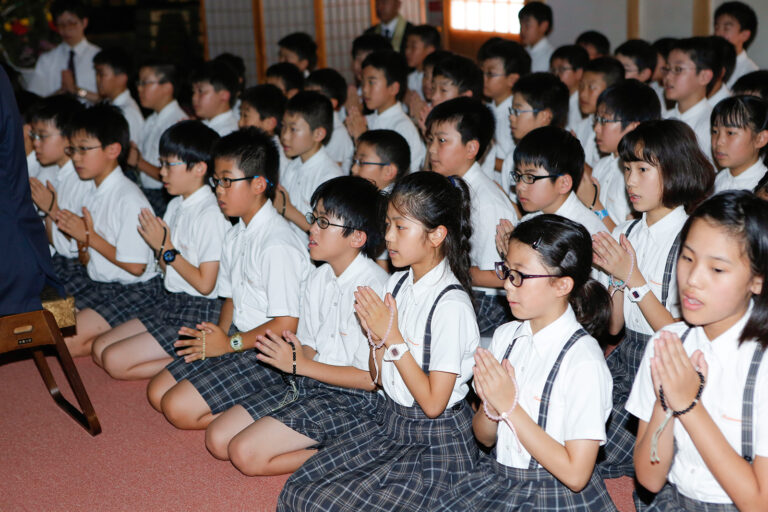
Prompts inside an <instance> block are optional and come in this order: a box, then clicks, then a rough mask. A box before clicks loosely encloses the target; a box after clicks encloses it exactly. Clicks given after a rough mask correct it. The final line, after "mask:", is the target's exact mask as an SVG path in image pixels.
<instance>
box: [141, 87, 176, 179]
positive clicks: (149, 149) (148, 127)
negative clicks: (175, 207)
mask: <svg viewBox="0 0 768 512" xmlns="http://www.w3.org/2000/svg"><path fill="white" fill-rule="evenodd" d="M186 118H187V113H186V112H184V111H183V110H182V109H181V107H180V106H179V104H178V102H177V101H176V100H173V101H172V102H170V103H169V104H167V105H166V106H165V107H163V109H162V110H161V111H159V112H153V113H152V114H151V115H150V116H149V117H148V118H147V119H146V121H144V128H143V129H142V133H141V143H140V144H139V150H140V151H141V157H142V158H143V159H144V160H146V161H147V162H149V163H151V164H152V165H155V166H157V167H160V137H161V136H162V135H163V132H165V130H167V129H168V128H170V127H171V126H173V125H174V124H176V123H178V122H179V121H181V120H182V119H186ZM139 179H140V181H141V186H142V187H144V188H147V189H161V188H163V184H162V182H160V181H158V180H156V179H154V178H150V177H149V176H148V175H147V174H146V173H143V172H142V173H140V178H139Z"/></svg>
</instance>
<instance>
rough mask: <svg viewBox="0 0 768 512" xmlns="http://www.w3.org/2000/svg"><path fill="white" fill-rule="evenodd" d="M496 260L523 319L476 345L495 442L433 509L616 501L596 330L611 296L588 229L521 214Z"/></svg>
mask: <svg viewBox="0 0 768 512" xmlns="http://www.w3.org/2000/svg"><path fill="white" fill-rule="evenodd" d="M507 243H508V248H507V250H506V251H505V253H506V257H505V261H503V262H499V263H497V264H496V272H497V274H498V277H499V279H503V281H504V288H505V290H506V292H507V301H508V302H509V307H510V309H511V311H512V314H513V315H514V317H515V318H516V319H517V321H514V322H510V323H508V324H505V325H503V326H502V327H500V328H499V329H497V330H496V332H495V333H494V336H493V341H492V342H491V346H490V349H489V350H486V349H483V348H478V349H477V351H476V352H475V368H474V386H475V391H476V392H477V394H478V397H479V398H480V399H481V400H482V401H483V406H482V407H481V408H479V409H478V411H477V412H476V413H475V416H474V420H473V422H472V427H473V430H474V433H475V437H476V438H477V440H478V442H480V443H481V444H482V445H484V446H487V447H489V448H493V447H495V448H494V449H493V451H492V452H491V455H490V456H485V455H481V457H480V460H479V461H478V463H477V465H476V467H475V468H474V469H473V470H472V471H471V472H470V473H469V474H467V475H466V476H464V478H463V479H462V480H461V481H459V483H458V484H456V485H455V486H453V488H452V489H451V490H450V492H449V493H447V494H445V495H444V496H442V499H441V500H440V501H439V503H438V506H436V507H434V509H433V510H456V511H465V510H509V511H512V510H569V511H572V510H580V511H585V512H586V511H593V510H616V508H615V506H614V505H613V503H612V501H611V498H610V497H609V496H608V492H607V490H606V488H605V484H604V482H603V480H602V479H601V478H600V477H599V476H598V474H597V471H596V470H595V460H596V459H597V454H598V449H599V446H600V445H601V444H603V443H604V442H605V439H606V435H605V421H606V419H607V418H608V415H609V414H610V411H611V376H610V373H609V371H608V367H607V365H606V363H605V358H604V357H603V354H602V351H601V349H600V346H599V345H598V343H597V340H595V338H594V337H593V336H598V335H599V334H600V333H601V332H603V331H604V330H605V327H606V326H607V322H608V317H609V303H610V299H609V296H608V293H607V292H606V291H605V289H604V288H603V287H602V285H600V284H599V283H598V282H596V281H594V280H593V279H591V278H590V271H591V263H592V247H591V241H590V237H589V233H588V232H587V230H586V229H585V228H584V227H583V226H581V225H579V224H577V223H576V222H573V221H571V220H569V219H566V218H564V217H561V216H559V215H552V214H543V215H539V216H536V217H533V218H532V219H530V220H524V221H522V222H521V223H520V224H518V226H517V227H516V228H515V230H514V231H513V232H512V234H511V236H510V237H509V238H508V241H507Z"/></svg>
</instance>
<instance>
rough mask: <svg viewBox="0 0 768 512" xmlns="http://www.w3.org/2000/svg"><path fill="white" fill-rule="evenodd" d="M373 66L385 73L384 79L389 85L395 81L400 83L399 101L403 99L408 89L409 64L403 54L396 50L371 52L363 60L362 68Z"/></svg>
mask: <svg viewBox="0 0 768 512" xmlns="http://www.w3.org/2000/svg"><path fill="white" fill-rule="evenodd" d="M367 67H372V68H374V69H378V70H379V71H381V72H382V73H384V79H385V80H386V81H387V86H390V85H392V84H394V83H397V84H399V85H400V90H399V91H398V92H397V99H398V101H399V100H401V99H403V96H404V95H405V91H406V90H407V89H408V64H407V63H406V62H405V57H404V56H403V54H401V53H398V52H396V51H394V50H386V51H378V52H373V53H371V54H369V55H368V56H367V57H366V58H365V59H364V60H363V66H362V68H363V69H365V68H367Z"/></svg>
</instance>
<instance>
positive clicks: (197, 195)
mask: <svg viewBox="0 0 768 512" xmlns="http://www.w3.org/2000/svg"><path fill="white" fill-rule="evenodd" d="M211 195H213V191H212V190H211V187H209V186H208V185H205V184H204V185H203V186H202V187H200V188H199V189H197V190H195V191H194V192H192V193H191V194H190V195H189V197H187V198H186V199H182V201H181V207H182V208H191V207H194V206H195V205H198V204H200V203H202V202H203V201H205V200H206V199H208V197H209V196H211Z"/></svg>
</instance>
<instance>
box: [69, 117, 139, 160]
mask: <svg viewBox="0 0 768 512" xmlns="http://www.w3.org/2000/svg"><path fill="white" fill-rule="evenodd" d="M68 132H69V135H70V136H73V135H75V134H77V133H80V132H82V133H84V134H85V135H87V136H89V137H94V138H96V139H97V140H98V141H99V144H101V147H102V148H104V147H106V146H109V145H110V144H115V143H117V144H120V155H119V156H118V157H117V161H118V162H119V163H123V162H124V161H125V158H126V157H127V156H128V149H129V141H130V139H129V136H128V121H126V120H125V117H123V113H122V111H121V110H120V109H119V108H117V107H115V106H114V105H106V104H99V105H94V106H92V107H89V108H86V109H85V110H83V111H82V112H80V113H79V114H78V115H76V116H74V117H73V118H72V119H71V120H70V123H69V130H68Z"/></svg>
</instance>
